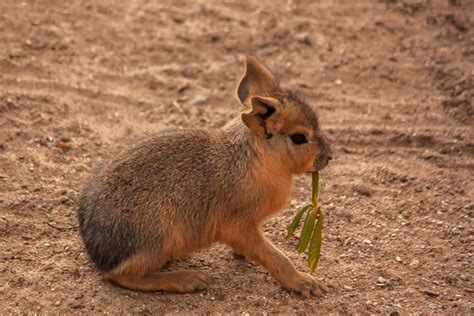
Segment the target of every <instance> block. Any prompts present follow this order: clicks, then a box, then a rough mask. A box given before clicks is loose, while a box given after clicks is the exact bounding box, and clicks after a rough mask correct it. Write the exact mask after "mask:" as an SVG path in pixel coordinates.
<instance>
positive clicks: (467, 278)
mask: <svg viewBox="0 0 474 316" xmlns="http://www.w3.org/2000/svg"><path fill="white" fill-rule="evenodd" d="M459 278H460V279H461V280H463V281H469V277H468V276H467V275H465V274H461V275H460V276H459Z"/></svg>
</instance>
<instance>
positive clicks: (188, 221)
mask: <svg viewBox="0 0 474 316" xmlns="http://www.w3.org/2000/svg"><path fill="white" fill-rule="evenodd" d="M237 95H238V98H239V100H240V102H241V104H242V105H243V106H244V108H245V110H244V111H243V112H242V115H241V119H240V118H236V119H234V120H232V121H231V122H229V123H228V124H227V125H226V126H224V127H223V128H221V129H219V130H216V131H204V130H167V131H162V132H160V133H158V134H156V135H153V136H150V137H147V138H144V139H143V140H141V141H139V142H137V143H135V144H133V145H131V146H130V147H129V148H126V149H123V150H122V151H121V152H119V153H118V154H117V155H116V156H115V157H112V158H111V159H109V160H108V161H106V162H104V163H103V164H102V165H101V166H100V167H99V168H98V169H97V170H96V172H95V173H93V175H91V177H90V178H89V179H88V181H87V182H86V185H85V186H84V189H83V192H82V194H81V197H80V199H79V203H78V216H79V222H80V227H81V233H82V236H83V239H84V242H85V245H86V249H87V250H88V252H89V254H90V256H91V258H92V259H93V261H94V262H95V263H96V265H97V267H98V268H99V270H101V271H102V273H103V274H104V275H105V276H106V277H108V278H110V279H111V280H112V281H113V282H115V283H117V284H119V285H121V286H124V287H126V288H130V289H133V290H140V291H156V290H163V291H173V292H181V293H183V292H190V291H194V290H197V289H201V288H204V287H207V286H208V285H209V284H210V283H211V280H210V278H209V277H208V276H206V275H205V274H203V273H201V272H196V271H195V272H192V271H181V272H166V273H164V272H158V271H159V270H160V268H161V267H162V266H163V264H165V263H166V261H168V260H170V259H172V258H176V257H180V256H184V255H186V254H189V253H190V252H192V251H195V250H197V249H200V248H203V247H208V246H210V245H211V244H213V243H215V242H221V243H225V244H228V245H230V246H231V247H232V248H233V249H234V250H235V251H236V252H237V253H239V254H242V255H245V256H246V257H247V258H249V259H250V260H253V261H255V262H257V263H259V264H261V265H262V266H263V267H264V268H265V269H267V270H268V271H269V272H270V273H271V275H272V276H274V277H275V278H276V279H277V280H278V282H279V283H280V284H281V285H282V286H283V287H285V288H288V289H291V290H294V291H296V292H299V293H301V294H303V295H305V296H308V295H310V294H314V295H319V294H320V293H321V289H324V286H323V285H321V284H319V283H317V282H316V281H315V280H314V279H313V278H312V277H310V276H308V275H306V274H302V273H300V272H298V271H297V270H296V269H295V268H294V266H293V265H292V263H291V262H290V260H289V259H288V258H287V257H286V256H285V255H284V254H283V253H282V252H280V251H279V250H278V249H276V248H275V247H274V246H273V245H272V244H271V242H270V241H268V240H267V239H266V238H265V237H264V236H263V234H262V232H261V229H260V227H261V225H262V223H263V222H264V221H265V219H267V218H268V217H269V216H271V215H273V214H274V213H276V212H278V211H279V210H281V209H282V208H283V207H284V206H285V205H286V203H287V201H288V199H289V197H290V194H291V189H292V178H293V176H294V175H295V174H301V173H304V172H311V171H314V170H320V169H322V168H324V166H325V165H326V164H327V163H328V160H329V159H331V157H330V156H331V150H330V147H329V145H328V143H327V140H326V138H325V137H324V135H323V134H322V132H321V131H320V128H319V124H318V119H317V116H316V114H315V113H314V111H313V110H312V109H311V108H310V107H309V106H308V105H306V104H305V103H304V102H302V101H301V100H299V99H298V98H296V97H295V96H294V95H293V94H291V93H288V92H285V91H284V90H281V89H280V88H279V87H278V84H277V83H276V81H275V80H274V79H273V76H272V75H271V73H270V71H268V69H266V68H265V66H263V65H262V64H261V63H260V62H259V61H258V60H257V59H256V58H254V57H247V59H246V70H245V73H244V76H243V78H242V79H241V81H240V83H239V87H238V89H237ZM294 134H303V135H305V137H306V140H307V143H304V144H295V143H294V142H293V141H292V139H291V137H292V135H294Z"/></svg>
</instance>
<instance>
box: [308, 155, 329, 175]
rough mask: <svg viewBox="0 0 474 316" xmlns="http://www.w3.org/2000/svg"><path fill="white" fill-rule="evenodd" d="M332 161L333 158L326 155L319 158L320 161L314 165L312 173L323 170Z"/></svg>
mask: <svg viewBox="0 0 474 316" xmlns="http://www.w3.org/2000/svg"><path fill="white" fill-rule="evenodd" d="M330 159H331V158H329V157H328V156H326V155H324V156H321V157H319V158H318V160H317V161H316V163H315V164H314V169H313V170H312V171H310V172H316V171H321V170H323V169H324V168H326V167H327V165H328V164H329V160H330Z"/></svg>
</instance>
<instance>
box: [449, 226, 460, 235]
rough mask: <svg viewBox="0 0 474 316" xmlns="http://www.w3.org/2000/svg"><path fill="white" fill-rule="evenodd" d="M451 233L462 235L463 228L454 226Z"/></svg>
mask: <svg viewBox="0 0 474 316" xmlns="http://www.w3.org/2000/svg"><path fill="white" fill-rule="evenodd" d="M451 234H453V235H461V230H460V229H459V228H458V227H454V228H453V229H451Z"/></svg>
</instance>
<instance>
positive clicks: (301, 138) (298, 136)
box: [290, 134, 308, 145]
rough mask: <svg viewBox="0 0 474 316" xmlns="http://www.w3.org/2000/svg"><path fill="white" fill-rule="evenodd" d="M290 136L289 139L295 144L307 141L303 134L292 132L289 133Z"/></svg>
mask: <svg viewBox="0 0 474 316" xmlns="http://www.w3.org/2000/svg"><path fill="white" fill-rule="evenodd" d="M290 138H291V141H292V142H293V143H295V144H296V145H301V144H305V143H307V142H308V140H307V139H306V136H304V135H303V134H293V135H290Z"/></svg>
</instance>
